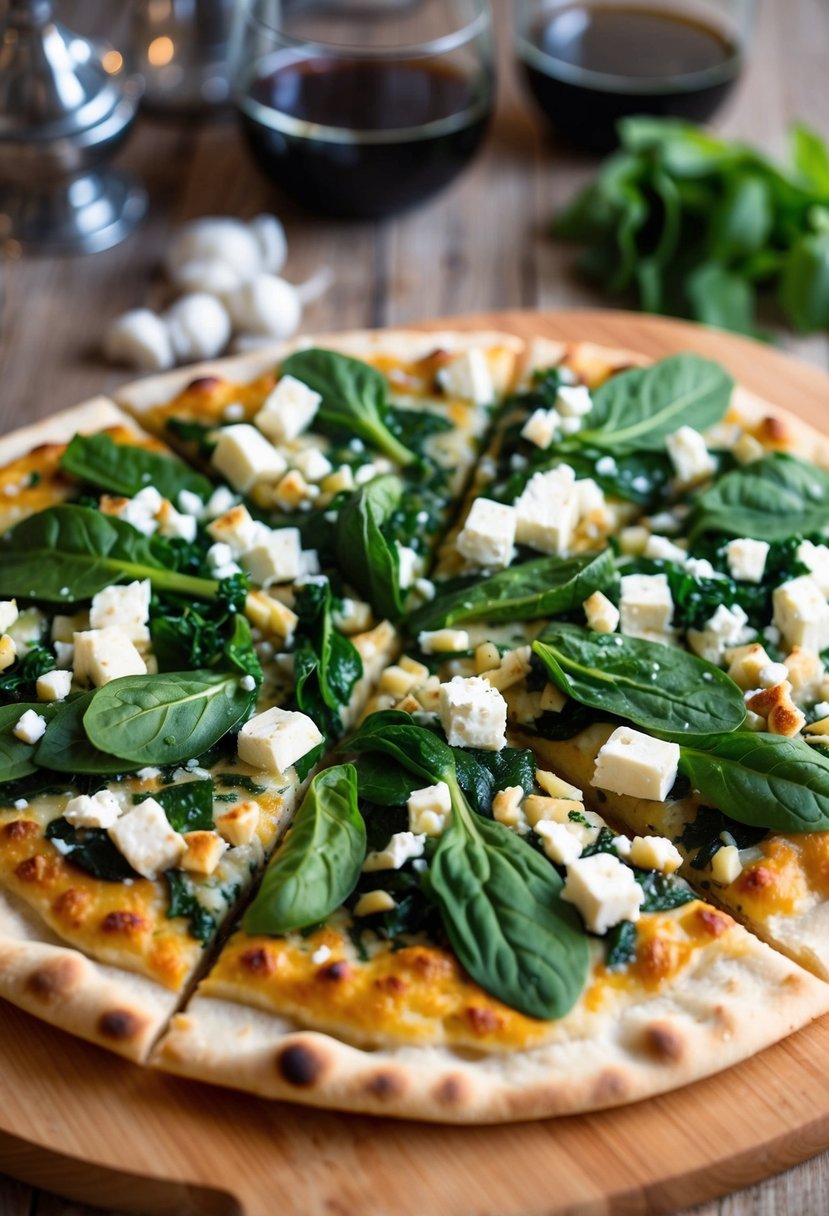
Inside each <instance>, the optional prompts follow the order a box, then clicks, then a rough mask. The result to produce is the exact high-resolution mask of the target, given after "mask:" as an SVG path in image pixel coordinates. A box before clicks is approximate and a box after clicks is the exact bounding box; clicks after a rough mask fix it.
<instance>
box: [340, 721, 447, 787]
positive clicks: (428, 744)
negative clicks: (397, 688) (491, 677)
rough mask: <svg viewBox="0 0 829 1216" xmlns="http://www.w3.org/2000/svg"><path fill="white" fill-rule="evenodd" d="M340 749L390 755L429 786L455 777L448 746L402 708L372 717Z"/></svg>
mask: <svg viewBox="0 0 829 1216" xmlns="http://www.w3.org/2000/svg"><path fill="white" fill-rule="evenodd" d="M340 750H341V751H348V752H357V753H358V754H359V753H362V752H380V753H382V754H383V755H385V756H391V758H392V759H393V760H396V761H397V762H398V764H400V765H402V766H403V768H404V769H405V770H406V771H407V772H409V773H414V774H415V776H417V777H422V778H423V779H424V782H425V784H427V785H434V784H435V783H436V782H438V781H446V780H447V779H448V778H449V777H452V778H453V779H454V776H455V756H454V753H453V750H452V748H451V747H450V746H449V745H448V743H444V741H443V740H442V739H439V738H438V737H437V735H436V734H434V733H433V732H432V731H430V730H426V729H425V727H422V726H417V725H416V723H414V722H413V721H412V719H411V717H410V716H409V714H406V713H403V711H402V710H399V709H384V710H379V711H378V712H376V713H373V714H369V716H368V717H367V718H366V719H365V720H364V721H363V723H362V725H361V726H360V727H359V729H358V730H357V731H355V733H354V734H353V735H351V736H350V738H349V739H347V740H346V742H345V743H344V744H343V746H342V748H341V749H340Z"/></svg>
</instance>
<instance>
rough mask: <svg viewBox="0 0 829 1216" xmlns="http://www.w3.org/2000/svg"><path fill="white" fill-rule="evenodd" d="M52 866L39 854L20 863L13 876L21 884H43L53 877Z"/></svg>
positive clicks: (53, 868)
mask: <svg viewBox="0 0 829 1216" xmlns="http://www.w3.org/2000/svg"><path fill="white" fill-rule="evenodd" d="M54 872H55V867H54V865H53V864H52V863H51V862H50V861H49V860H48V859H47V858H46V857H44V856H43V855H42V854H41V853H36V854H35V856H34V857H27V858H26V860H25V861H21V863H20V865H19V866H18V867H17V869H16V870H15V874H16V875H17V877H18V878H19V879H20V881H21V882H45V881H46V880H47V879H49V878H51V877H52V876H53V875H54Z"/></svg>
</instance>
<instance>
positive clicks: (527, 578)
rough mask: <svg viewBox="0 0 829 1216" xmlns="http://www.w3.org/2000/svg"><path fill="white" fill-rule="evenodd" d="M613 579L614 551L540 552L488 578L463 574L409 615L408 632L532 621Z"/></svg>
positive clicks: (566, 609)
mask: <svg viewBox="0 0 829 1216" xmlns="http://www.w3.org/2000/svg"><path fill="white" fill-rule="evenodd" d="M616 579H617V573H616V566H615V563H614V560H613V554H612V553H611V551H610V550H609V549H605V550H603V551H602V552H601V553H598V554H593V553H587V554H581V555H579V556H577V557H539V558H533V559H532V560H530V561H528V562H522V563H521V564H520V565H517V566H508V567H507V569H506V570H499V571H498V573H497V574H493V575H492V576H491V577H490V578H483V579H481V578H479V579H475V580H473V581H467V580H464V583H463V585H462V586H461V587H459V588H457V589H454V590H448V591H445V592H442V593H440V594H438V595H437V596H436V598H435V599H434V600H432V601H431V603H428V604H425V605H424V606H423V607H422V608H420V609H419V610H418V611H417V612H415V613H413V614H412V615H411V616H410V617H409V618H408V627H409V630H410V632H412V633H416V632H419V631H420V630H424V629H425V630H431V629H440V628H443V627H444V626H448V625H459V624H465V623H467V622H468V621H481V620H485V621H491V622H497V621H531V620H535V619H537V618H538V617H547V616H553V615H554V614H555V613H559V612H570V611H572V609H574V608H577V607H578V606H579V605H580V604H582V603H583V602H584V600H585V599H587V597H588V596H589V595H592V593H593V592H594V591H604V590H606V589H607V588H608V587H610V586H612V585H613V584H614V583H615V582H616Z"/></svg>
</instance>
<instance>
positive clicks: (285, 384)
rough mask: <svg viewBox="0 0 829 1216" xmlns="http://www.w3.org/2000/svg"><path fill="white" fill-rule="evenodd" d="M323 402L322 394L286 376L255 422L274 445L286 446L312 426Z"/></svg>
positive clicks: (273, 391)
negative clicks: (289, 441) (285, 444)
mask: <svg viewBox="0 0 829 1216" xmlns="http://www.w3.org/2000/svg"><path fill="white" fill-rule="evenodd" d="M321 401H322V396H321V394H320V393H317V392H315V391H314V390H313V389H312V388H309V387H308V385H307V384H303V383H302V381H301V380H297V378H296V377H295V376H283V377H282V378H281V379H280V381H279V383H278V384H277V386H276V388H275V389H273V390H272V392H270V393H269V394H268V396H267V397H266V398H265V402H264V404H263V406H262V408H261V410H260V411H259V413H258V414H257V415H256V417H255V418H254V420H253V421H254V422H255V423H256V425H257V427H258V428H259V430H260V431H262V432H263V434H265V435H267V437H268V438H269V439H270V440H271V441H272V442H273V443H287V442H288V440H290V439H296V437H297V435H299V434H301V433H302V432H303V431H304V430H306V429H307V428H308V427H309V426H310V424H311V422H312V421H313V420H314V417H315V415H316V412H317V410H318V409H319V407H320V402H321Z"/></svg>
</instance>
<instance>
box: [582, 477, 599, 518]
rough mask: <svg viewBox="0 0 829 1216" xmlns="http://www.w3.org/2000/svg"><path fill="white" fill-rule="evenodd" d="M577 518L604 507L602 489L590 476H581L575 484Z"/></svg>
mask: <svg viewBox="0 0 829 1216" xmlns="http://www.w3.org/2000/svg"><path fill="white" fill-rule="evenodd" d="M575 491H576V502H577V504H578V513H579V519H584V518H585V517H586V516H588V515H592V514H593V513H594V512H596V511H603V510H604V507H605V500H604V490H603V489H602V487H601V486H600V485H599V483H598V482H597V481H594V480H593V478H592V477H582V478H580V479H579V480H578V481H577V482H576V485H575Z"/></svg>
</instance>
